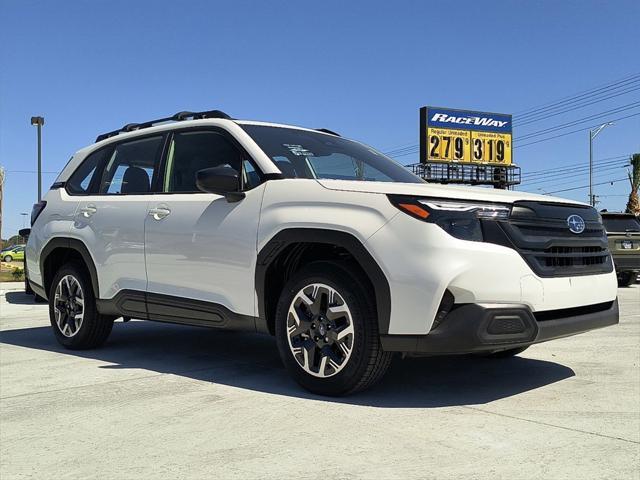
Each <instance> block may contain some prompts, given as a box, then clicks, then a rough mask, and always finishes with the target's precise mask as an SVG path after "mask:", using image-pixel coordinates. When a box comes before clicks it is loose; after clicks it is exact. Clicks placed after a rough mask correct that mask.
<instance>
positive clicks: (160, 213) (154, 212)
mask: <svg viewBox="0 0 640 480" xmlns="http://www.w3.org/2000/svg"><path fill="white" fill-rule="evenodd" d="M170 213H171V210H169V209H168V208H165V207H157V208H151V209H150V210H149V215H151V216H152V217H153V219H154V220H162V219H163V218H164V217H166V216H168V215H169V214H170Z"/></svg>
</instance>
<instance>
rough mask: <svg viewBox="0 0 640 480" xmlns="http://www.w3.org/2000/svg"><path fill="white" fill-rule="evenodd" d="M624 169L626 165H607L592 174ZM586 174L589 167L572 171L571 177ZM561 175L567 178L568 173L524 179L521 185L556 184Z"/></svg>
mask: <svg viewBox="0 0 640 480" xmlns="http://www.w3.org/2000/svg"><path fill="white" fill-rule="evenodd" d="M625 167H627V165H626V164H618V165H608V166H606V167H602V168H598V169H596V168H594V169H593V170H594V172H597V173H611V172H612V171H614V170H621V169H624V168H625ZM588 172H589V167H588V166H587V167H586V168H581V169H576V170H574V172H572V176H577V175H586V174H587V173H588ZM562 175H564V176H568V173H567V172H562V173H558V174H556V175H554V176H553V177H547V178H537V179H533V180H526V179H525V180H523V181H522V183H523V184H526V185H545V184H549V182H557V181H558V179H559V178H560V177H561V176H562ZM565 181H566V180H565Z"/></svg>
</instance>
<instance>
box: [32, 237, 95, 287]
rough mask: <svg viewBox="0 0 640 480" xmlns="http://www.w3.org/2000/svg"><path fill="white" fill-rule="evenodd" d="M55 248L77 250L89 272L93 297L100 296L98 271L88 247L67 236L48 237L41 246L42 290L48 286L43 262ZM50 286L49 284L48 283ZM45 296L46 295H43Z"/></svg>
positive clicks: (80, 241)
mask: <svg viewBox="0 0 640 480" xmlns="http://www.w3.org/2000/svg"><path fill="white" fill-rule="evenodd" d="M56 248H66V249H69V250H75V251H76V252H78V253H79V254H80V256H81V257H82V260H83V261H84V263H85V265H86V266H87V271H88V272H89V277H90V278H91V286H92V287H93V293H94V295H95V298H96V299H98V298H100V286H99V284H98V272H97V271H96V266H95V263H94V261H93V257H92V256H91V254H90V253H89V249H88V248H87V246H86V245H85V244H84V242H82V240H78V239H77V238H68V237H54V238H52V239H50V240H49V241H48V242H47V244H46V245H45V246H44V247H43V248H42V251H41V253H40V274H41V275H42V280H43V281H42V283H43V290H46V288H47V287H48V285H45V281H44V280H45V269H44V266H45V263H46V261H47V259H48V258H49V255H51V253H52V252H53V251H54V250H55V249H56ZM49 286H50V285H49ZM45 298H47V297H45Z"/></svg>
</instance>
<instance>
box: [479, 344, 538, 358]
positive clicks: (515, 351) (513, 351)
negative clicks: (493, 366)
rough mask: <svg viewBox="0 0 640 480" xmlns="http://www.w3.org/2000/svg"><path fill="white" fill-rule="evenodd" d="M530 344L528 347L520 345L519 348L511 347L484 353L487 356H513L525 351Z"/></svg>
mask: <svg viewBox="0 0 640 480" xmlns="http://www.w3.org/2000/svg"><path fill="white" fill-rule="evenodd" d="M527 348H529V347H528V346H526V347H518V348H510V349H509V350H500V351H499V352H492V353H487V354H485V355H483V357H485V358H511V357H515V356H516V355H518V354H520V353H522V352H524V351H525V350H526V349H527Z"/></svg>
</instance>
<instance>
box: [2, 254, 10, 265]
mask: <svg viewBox="0 0 640 480" xmlns="http://www.w3.org/2000/svg"><path fill="white" fill-rule="evenodd" d="M2 260H3V261H4V262H6V263H9V262H12V261H13V257H12V256H11V255H6V256H5V257H4V258H3V259H2Z"/></svg>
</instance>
